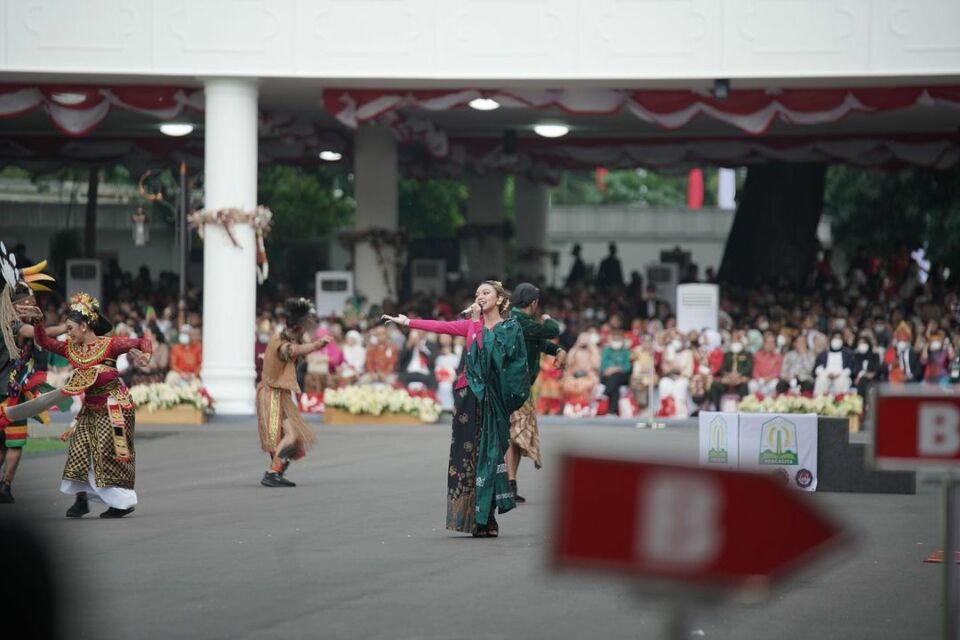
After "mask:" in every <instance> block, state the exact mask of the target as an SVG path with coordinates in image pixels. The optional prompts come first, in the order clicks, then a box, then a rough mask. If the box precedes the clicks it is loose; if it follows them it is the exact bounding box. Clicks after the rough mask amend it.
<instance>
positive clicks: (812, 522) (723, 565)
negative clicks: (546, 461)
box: [553, 456, 840, 587]
mask: <svg viewBox="0 0 960 640" xmlns="http://www.w3.org/2000/svg"><path fill="white" fill-rule="evenodd" d="M556 522H557V527H556V542H555V545H554V549H553V562H554V565H555V566H556V567H558V568H575V569H594V570H602V571H610V572H615V573H625V574H629V575H633V576H637V577H647V578H663V579H670V580H677V581H682V582H687V583H700V584H701V585H703V586H713V587H739V586H744V585H745V584H748V583H755V582H756V581H757V579H758V578H761V579H765V580H773V579H777V578H780V577H783V576H785V575H786V574H787V573H789V572H790V571H791V570H794V569H796V568H798V567H799V566H800V565H802V564H803V563H804V562H805V561H807V560H809V559H810V558H811V557H812V556H813V555H814V554H815V552H817V551H820V550H822V549H824V548H825V546H826V545H827V544H828V543H830V542H831V541H833V540H835V539H836V538H837V537H838V536H839V534H840V531H839V529H838V528H837V527H836V526H835V525H834V524H833V523H832V522H831V521H830V520H829V519H827V518H826V517H824V516H823V515H821V514H820V513H819V512H818V511H817V510H815V509H814V508H813V507H812V505H811V503H810V502H809V499H808V498H807V496H804V495H801V494H798V493H797V492H796V491H791V490H790V489H789V488H787V487H786V486H784V485H783V483H782V482H779V481H778V480H777V479H776V478H775V477H773V476H770V475H763V474H756V473H743V472H739V471H727V470H721V469H707V468H700V467H686V466H674V465H662V464H648V463H639V462H627V461H621V460H604V459H597V458H585V457H578V456H568V457H567V458H565V459H564V461H563V467H562V470H561V482H560V490H559V497H558V509H557V521H556Z"/></svg>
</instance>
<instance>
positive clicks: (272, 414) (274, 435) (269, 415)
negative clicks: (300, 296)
mask: <svg viewBox="0 0 960 640" xmlns="http://www.w3.org/2000/svg"><path fill="white" fill-rule="evenodd" d="M293 346H294V343H293V341H292V340H291V339H290V338H289V337H288V336H287V335H286V334H281V335H278V336H273V337H272V338H271V339H270V342H268V343H267V348H266V350H265V351H264V354H263V376H262V379H261V381H260V384H259V385H257V424H258V426H259V428H260V447H261V448H262V449H263V450H264V451H266V452H267V453H269V454H270V456H271V457H275V458H276V457H277V455H278V454H279V453H280V452H278V451H277V446H278V445H279V444H280V441H281V440H282V439H283V437H284V435H286V434H287V433H288V431H292V432H293V433H294V434H295V435H296V440H297V448H296V450H295V451H294V452H292V453H291V454H290V455H289V456H287V457H290V458H291V459H293V460H299V459H300V458H302V457H303V456H304V455H306V452H307V449H309V448H310V447H311V446H312V445H313V444H314V442H316V439H317V437H316V435H314V433H313V430H312V429H311V428H310V426H309V425H308V424H307V423H306V422H304V420H303V418H302V417H301V416H300V412H299V411H298V410H297V405H296V403H295V402H294V400H293V397H294V396H293V394H295V393H300V385H298V384H297V360H299V358H297V357H295V356H293V355H292V353H293ZM285 453H286V452H285ZM273 470H274V471H280V470H281V469H280V468H279V467H278V468H276V469H273Z"/></svg>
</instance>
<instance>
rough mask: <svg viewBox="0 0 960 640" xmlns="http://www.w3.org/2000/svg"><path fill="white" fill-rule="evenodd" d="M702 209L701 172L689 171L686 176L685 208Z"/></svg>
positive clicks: (699, 170) (700, 170) (696, 170)
mask: <svg viewBox="0 0 960 640" xmlns="http://www.w3.org/2000/svg"><path fill="white" fill-rule="evenodd" d="M701 207H703V170H702V169H691V170H690V173H689V174H687V208H688V209H700V208H701Z"/></svg>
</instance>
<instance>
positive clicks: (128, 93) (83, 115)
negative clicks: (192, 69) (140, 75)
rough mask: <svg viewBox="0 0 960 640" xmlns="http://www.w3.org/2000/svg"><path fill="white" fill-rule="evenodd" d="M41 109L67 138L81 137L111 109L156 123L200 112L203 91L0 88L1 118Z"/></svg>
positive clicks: (94, 126) (128, 88) (39, 87)
mask: <svg viewBox="0 0 960 640" xmlns="http://www.w3.org/2000/svg"><path fill="white" fill-rule="evenodd" d="M38 108H42V109H44V110H45V111H46V112H47V113H48V114H49V115H50V118H51V119H52V120H53V123H54V125H56V127H57V128H58V129H60V130H61V131H62V132H63V133H65V134H67V135H70V136H84V135H86V134H88V133H90V132H92V131H93V130H94V129H96V128H97V126H98V125H99V124H100V123H101V122H103V119H104V118H106V117H107V114H108V113H109V112H110V110H111V109H124V110H127V111H137V112H139V113H145V114H148V115H151V116H154V117H156V118H157V119H158V120H169V119H171V118H175V117H177V116H178V115H180V113H181V112H182V111H183V110H184V109H186V108H194V109H202V108H203V91H202V90H199V89H185V88H181V87H143V86H116V87H86V86H85V87H68V86H52V85H43V86H28V85H9V84H6V85H0V118H13V117H16V116H19V115H22V114H25V113H27V112H29V111H32V110H34V109H38Z"/></svg>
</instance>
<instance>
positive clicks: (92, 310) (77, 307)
mask: <svg viewBox="0 0 960 640" xmlns="http://www.w3.org/2000/svg"><path fill="white" fill-rule="evenodd" d="M70 311H75V312H76V313H79V314H80V315H81V316H83V319H84V320H86V321H87V322H96V321H97V319H98V318H99V317H100V303H99V302H98V301H97V299H96V298H94V297H93V296H91V295H90V294H89V293H83V292H81V293H78V294H76V295H74V296H73V297H72V298H70Z"/></svg>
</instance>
